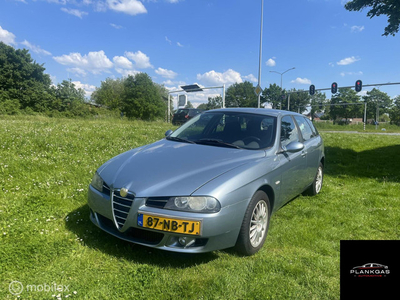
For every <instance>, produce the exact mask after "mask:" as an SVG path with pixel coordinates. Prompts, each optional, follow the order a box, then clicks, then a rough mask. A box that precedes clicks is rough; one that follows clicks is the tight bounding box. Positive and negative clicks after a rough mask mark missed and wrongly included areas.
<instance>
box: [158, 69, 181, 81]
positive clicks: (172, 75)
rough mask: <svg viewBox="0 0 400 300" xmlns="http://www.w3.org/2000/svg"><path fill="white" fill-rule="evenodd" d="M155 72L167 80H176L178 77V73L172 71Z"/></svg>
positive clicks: (159, 70)
mask: <svg viewBox="0 0 400 300" xmlns="http://www.w3.org/2000/svg"><path fill="white" fill-rule="evenodd" d="M155 72H156V73H157V74H158V75H160V76H162V77H164V78H166V79H174V78H175V77H176V76H177V75H178V73H176V72H174V71H172V70H167V69H163V68H158V69H157V70H156V71H155Z"/></svg>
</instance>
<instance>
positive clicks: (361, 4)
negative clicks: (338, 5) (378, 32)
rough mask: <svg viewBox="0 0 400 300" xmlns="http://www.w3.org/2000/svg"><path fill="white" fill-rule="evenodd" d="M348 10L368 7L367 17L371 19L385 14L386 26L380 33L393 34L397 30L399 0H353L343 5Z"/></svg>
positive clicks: (399, 8)
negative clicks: (386, 18)
mask: <svg viewBox="0 0 400 300" xmlns="http://www.w3.org/2000/svg"><path fill="white" fill-rule="evenodd" d="M344 7H345V8H346V9H347V10H348V11H360V10H363V9H364V8H367V7H369V8H370V10H369V11H368V13H367V17H370V18H371V19H372V18H373V17H375V16H380V15H386V16H387V17H388V23H389V24H388V26H386V27H385V32H384V33H383V34H382V35H385V36H388V35H389V34H391V35H393V36H394V35H395V34H396V33H397V32H398V31H399V24H400V5H399V0H353V1H349V2H347V3H346V5H345V6H344Z"/></svg>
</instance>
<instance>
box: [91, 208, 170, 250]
mask: <svg viewBox="0 0 400 300" xmlns="http://www.w3.org/2000/svg"><path fill="white" fill-rule="evenodd" d="M96 215H97V217H98V219H99V222H100V226H101V227H102V228H103V229H105V230H106V231H108V232H110V233H112V234H114V235H116V236H118V237H120V238H125V239H128V240H130V241H133V242H139V243H144V244H149V245H157V244H159V243H160V242H161V240H162V239H163V237H164V234H163V233H161V232H153V231H149V230H144V229H140V228H133V227H131V228H129V229H128V230H126V231H125V232H120V231H118V230H116V229H115V225H114V224H113V221H111V220H110V219H108V218H106V217H104V216H102V215H101V214H99V213H96Z"/></svg>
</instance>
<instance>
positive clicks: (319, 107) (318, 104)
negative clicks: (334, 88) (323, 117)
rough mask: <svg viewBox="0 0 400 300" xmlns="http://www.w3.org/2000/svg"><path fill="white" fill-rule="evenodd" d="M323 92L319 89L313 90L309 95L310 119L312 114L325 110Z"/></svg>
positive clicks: (325, 102) (312, 117)
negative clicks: (312, 93)
mask: <svg viewBox="0 0 400 300" xmlns="http://www.w3.org/2000/svg"><path fill="white" fill-rule="evenodd" d="M326 104H327V100H326V95H325V93H321V92H319V91H317V92H315V94H314V95H313V96H311V119H312V120H314V114H315V113H316V112H322V111H326V108H327V107H328V106H327V105H326Z"/></svg>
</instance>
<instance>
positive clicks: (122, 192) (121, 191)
mask: <svg viewBox="0 0 400 300" xmlns="http://www.w3.org/2000/svg"><path fill="white" fill-rule="evenodd" d="M119 194H120V195H121V197H126V196H127V195H128V189H126V188H122V189H121V190H120V191H119Z"/></svg>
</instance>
